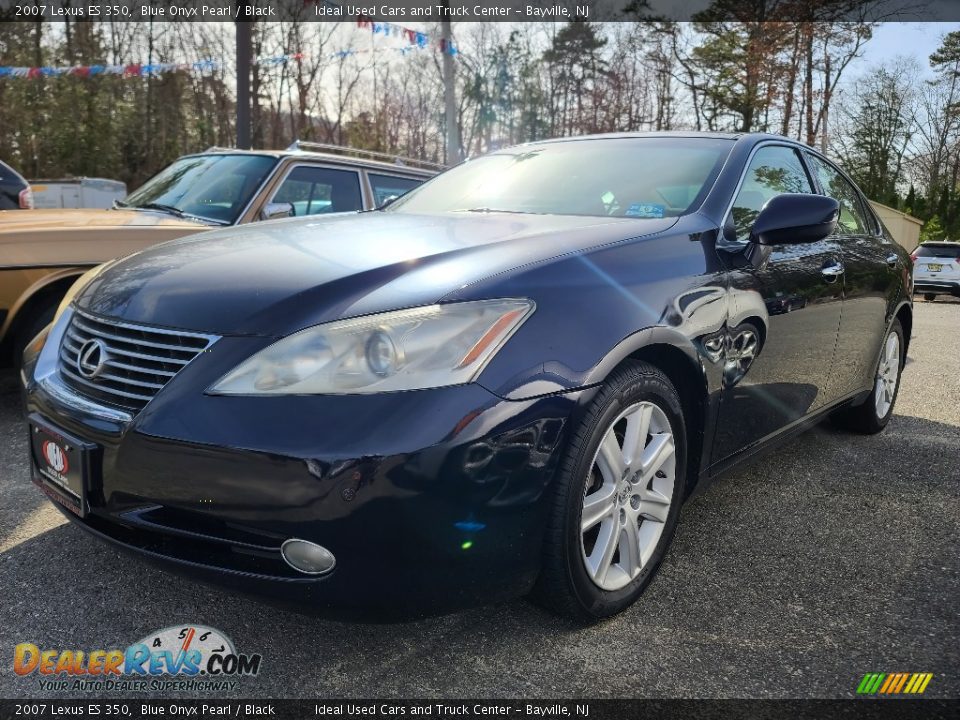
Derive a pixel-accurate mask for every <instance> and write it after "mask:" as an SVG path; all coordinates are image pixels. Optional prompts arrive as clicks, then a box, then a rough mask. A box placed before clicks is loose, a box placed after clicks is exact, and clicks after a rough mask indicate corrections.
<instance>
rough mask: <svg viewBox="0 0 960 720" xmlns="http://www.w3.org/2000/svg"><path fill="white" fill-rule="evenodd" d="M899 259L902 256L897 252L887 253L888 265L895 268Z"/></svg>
mask: <svg viewBox="0 0 960 720" xmlns="http://www.w3.org/2000/svg"><path fill="white" fill-rule="evenodd" d="M899 259H900V258H899V257H898V256H897V254H896V253H890V254H889V255H887V265H889V266H890V267H892V268H895V267H896V266H897V261H898V260H899Z"/></svg>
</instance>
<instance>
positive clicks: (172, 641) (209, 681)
mask: <svg viewBox="0 0 960 720" xmlns="http://www.w3.org/2000/svg"><path fill="white" fill-rule="evenodd" d="M261 661H262V657H261V656H260V655H259V654H246V653H238V652H237V651H236V649H235V648H234V645H233V641H232V640H230V638H228V637H227V636H226V635H224V634H223V633H222V632H220V631H219V630H216V629H214V628H209V627H204V626H202V625H173V626H171V627H168V628H164V629H163V630H160V631H158V632H154V633H150V634H149V635H147V636H146V637H144V638H143V639H142V640H139V641H138V642H135V643H133V644H132V645H129V646H127V647H126V648H123V649H120V648H116V649H111V650H101V649H95V650H87V651H84V650H74V649H70V650H66V649H41V648H40V647H38V646H37V645H34V644H33V643H20V644H19V645H17V646H16V647H15V648H14V651H13V670H14V672H15V673H16V674H17V675H20V676H23V677H28V676H36V677H37V682H38V683H39V684H40V689H41V690H59V691H81V692H84V691H86V692H103V691H122V692H129V691H143V692H157V691H169V690H194V691H201V692H202V691H214V692H215V691H221V690H235V689H236V688H237V687H238V685H239V683H240V679H241V678H242V677H244V676H252V675H256V674H257V673H259V672H260V666H261Z"/></svg>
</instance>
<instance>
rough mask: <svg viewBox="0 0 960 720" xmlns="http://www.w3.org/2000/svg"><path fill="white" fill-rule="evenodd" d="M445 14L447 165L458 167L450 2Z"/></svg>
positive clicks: (442, 26) (442, 22) (446, 2)
mask: <svg viewBox="0 0 960 720" xmlns="http://www.w3.org/2000/svg"><path fill="white" fill-rule="evenodd" d="M441 5H442V7H443V14H442V15H441V17H440V37H442V38H443V48H442V50H443V105H444V115H445V117H446V125H447V147H446V160H447V165H456V164H457V163H458V162H460V161H461V160H463V155H462V153H461V152H460V125H459V124H458V123H457V96H456V76H455V74H454V63H453V54H452V53H451V52H450V48H452V47H453V28H452V27H451V24H450V0H443V2H442V3H441Z"/></svg>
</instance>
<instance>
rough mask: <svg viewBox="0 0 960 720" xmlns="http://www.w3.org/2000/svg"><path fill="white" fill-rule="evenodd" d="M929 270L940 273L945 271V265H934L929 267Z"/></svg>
mask: <svg viewBox="0 0 960 720" xmlns="http://www.w3.org/2000/svg"><path fill="white" fill-rule="evenodd" d="M927 270H929V271H930V272H940V271H941V270H943V265H937V264H936V263H933V264H930V265H927Z"/></svg>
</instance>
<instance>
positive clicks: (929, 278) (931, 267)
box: [910, 242, 960, 300]
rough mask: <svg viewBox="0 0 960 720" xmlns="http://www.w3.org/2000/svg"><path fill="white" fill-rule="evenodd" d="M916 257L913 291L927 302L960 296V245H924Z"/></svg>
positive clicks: (933, 243) (916, 252)
mask: <svg viewBox="0 0 960 720" xmlns="http://www.w3.org/2000/svg"><path fill="white" fill-rule="evenodd" d="M910 257H912V258H913V291H914V292H918V293H923V299H924V300H933V299H934V298H936V296H937V295H953V296H954V297H960V242H925V243H920V245H918V246H917V249H916V250H914V251H913V252H912V253H911V254H910Z"/></svg>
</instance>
